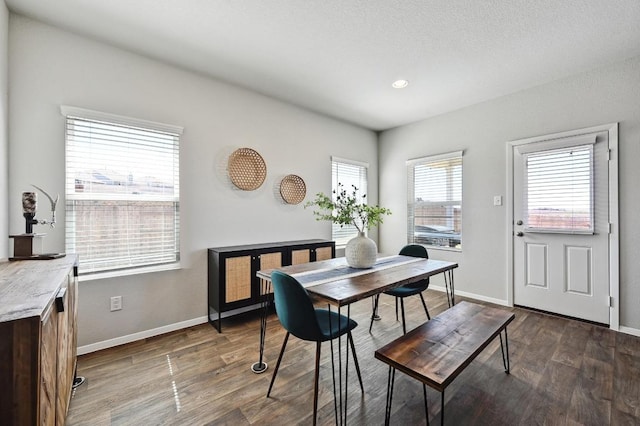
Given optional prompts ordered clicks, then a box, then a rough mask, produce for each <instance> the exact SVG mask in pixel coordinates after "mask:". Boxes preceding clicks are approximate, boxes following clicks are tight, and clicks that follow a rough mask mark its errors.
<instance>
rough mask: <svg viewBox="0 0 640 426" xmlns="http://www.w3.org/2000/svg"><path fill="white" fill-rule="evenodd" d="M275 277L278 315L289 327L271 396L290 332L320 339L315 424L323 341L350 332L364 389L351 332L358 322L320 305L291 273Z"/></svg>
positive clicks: (302, 337)
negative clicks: (315, 305) (314, 304)
mask: <svg viewBox="0 0 640 426" xmlns="http://www.w3.org/2000/svg"><path fill="white" fill-rule="evenodd" d="M271 281H272V283H273V292H274V301H275V305H276V312H277V314H278V319H279V320H280V323H281V324H282V326H283V327H284V328H285V330H287V334H286V335H285V336H284V342H283V343H282V349H281V350H280V355H279V356H278V362H277V363H276V368H275V370H274V371H273V377H272V378H271V384H270V385H269V390H268V391H267V397H269V395H270V394H271V388H272V387H273V383H274V382H275V380H276V375H277V374H278V368H279V367H280V361H282V355H283V354H284V349H285V347H286V346H287V341H288V340H289V335H290V334H293V335H294V336H296V337H298V338H299V339H302V340H309V341H313V342H316V369H315V377H314V381H313V424H314V425H315V424H316V414H317V412H318V376H319V371H320V345H321V343H322V342H325V341H327V340H333V339H335V338H337V337H340V336H342V335H343V334H345V333H346V334H347V340H348V341H349V344H350V345H351V351H352V352H353V359H354V364H355V366H356V372H357V373H358V380H359V381H360V389H361V390H362V392H364V387H363V386H362V377H361V375H360V366H359V365H358V357H357V356H356V350H355V346H354V344H353V337H352V336H351V330H353V329H354V328H356V326H357V325H358V323H357V322H355V321H354V320H352V319H349V318H347V317H345V316H344V315H340V314H338V313H337V312H332V311H329V310H327V309H316V308H315V307H314V306H313V303H312V302H311V299H310V298H309V294H308V293H307V291H306V290H305V289H304V287H302V285H301V284H300V283H299V282H298V281H297V280H296V279H295V278H293V277H291V276H290V275H287V274H285V273H283V272H280V271H274V272H272V273H271ZM331 368H332V369H333V368H334V364H333V357H331ZM334 392H335V386H334Z"/></svg>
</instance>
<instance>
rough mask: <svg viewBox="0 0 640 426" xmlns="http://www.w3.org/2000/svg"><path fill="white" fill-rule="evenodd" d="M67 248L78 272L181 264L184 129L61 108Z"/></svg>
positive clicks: (124, 271)
mask: <svg viewBox="0 0 640 426" xmlns="http://www.w3.org/2000/svg"><path fill="white" fill-rule="evenodd" d="M62 113H63V115H65V116H66V191H65V192H66V250H67V252H70V253H77V254H78V255H79V258H80V267H79V272H80V273H81V274H91V273H98V272H107V271H122V273H129V272H134V271H135V270H136V269H139V268H142V267H156V268H157V267H160V266H161V265H165V266H170V265H171V264H173V266H177V262H178V261H179V259H180V232H179V230H180V209H179V207H180V204H179V198H180V184H179V141H180V135H181V133H182V128H180V127H176V126H169V125H162V124H159V123H151V122H146V121H138V120H134V119H128V118H125V117H118V116H112V115H109V114H103V113H98V112H94V111H87V110H82V109H78V108H72V107H63V108H62Z"/></svg>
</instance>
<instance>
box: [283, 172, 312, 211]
mask: <svg viewBox="0 0 640 426" xmlns="http://www.w3.org/2000/svg"><path fill="white" fill-rule="evenodd" d="M280 195H282V199H283V200H284V201H285V202H286V203H287V204H300V203H301V202H302V200H304V197H305V195H307V186H306V185H305V183H304V180H302V178H301V177H300V176H296V175H287V176H285V177H284V178H283V179H282V181H281V182H280Z"/></svg>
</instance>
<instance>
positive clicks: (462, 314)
mask: <svg viewBox="0 0 640 426" xmlns="http://www.w3.org/2000/svg"><path fill="white" fill-rule="evenodd" d="M514 318H515V315H514V314H513V313H512V312H508V311H505V310H502V309H496V308H492V307H488V306H482V305H477V304H475V303H469V302H460V303H458V304H457V305H455V306H453V307H452V308H450V309H448V310H446V311H444V312H443V313H441V314H440V315H438V316H437V317H435V318H432V319H431V320H430V321H428V322H426V323H425V324H422V325H421V326H419V327H418V328H416V329H414V330H411V331H410V332H409V333H407V334H405V335H404V336H402V337H399V338H398V339H396V340H394V341H393V342H391V343H389V344H387V345H385V346H383V347H382V348H380V349H378V350H377V351H376V352H375V357H376V358H377V359H379V360H380V361H382V362H385V363H387V364H389V378H388V381H387V406H386V411H385V424H387V425H388V424H389V418H390V416H391V400H392V396H393V383H394V380H395V370H400V371H401V372H403V373H405V374H407V375H409V376H411V377H413V378H415V379H417V380H419V381H421V382H422V384H423V385H422V386H423V393H424V403H425V412H426V413H425V414H426V417H427V424H429V415H428V409H427V391H426V387H425V385H429V386H430V387H432V388H434V389H436V390H438V391H439V392H441V394H442V395H441V396H442V397H441V399H442V408H441V410H440V421H441V424H444V390H445V388H446V387H447V386H448V385H449V384H450V383H451V382H452V381H453V380H454V379H455V378H456V377H457V376H458V374H460V373H461V372H462V371H463V370H464V369H465V368H466V367H467V365H469V364H470V363H471V361H473V359H474V358H475V357H476V356H478V354H479V353H480V352H482V350H483V349H484V348H485V347H487V345H488V344H489V343H491V341H492V340H493V339H495V337H496V336H499V337H500V348H501V350H502V362H503V364H504V369H505V372H506V373H507V374H509V368H510V366H509V342H508V340H507V325H508V324H509V323H510V322H511V321H513V319H514ZM502 331H504V337H505V342H504V343H505V344H504V346H503V341H502V334H501V332H502ZM505 348H506V356H505Z"/></svg>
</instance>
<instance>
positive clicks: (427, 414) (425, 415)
mask: <svg viewBox="0 0 640 426" xmlns="http://www.w3.org/2000/svg"><path fill="white" fill-rule="evenodd" d="M422 393H423V394H424V417H425V418H426V419H427V426H429V406H428V405H427V385H425V384H424V383H423V384H422Z"/></svg>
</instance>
